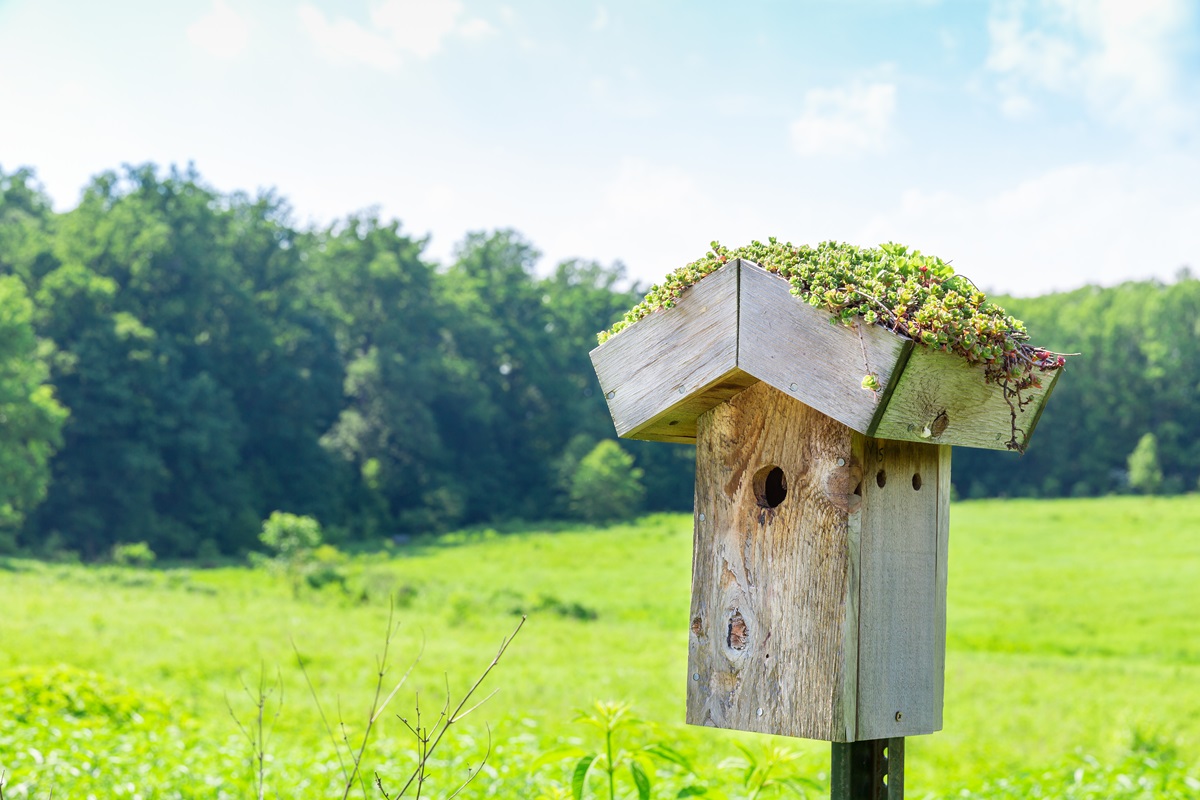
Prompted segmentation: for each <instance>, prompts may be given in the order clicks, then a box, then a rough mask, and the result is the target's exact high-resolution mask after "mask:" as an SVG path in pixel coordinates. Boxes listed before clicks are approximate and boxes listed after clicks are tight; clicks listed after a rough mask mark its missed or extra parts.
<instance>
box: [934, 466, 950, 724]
mask: <svg viewBox="0 0 1200 800" xmlns="http://www.w3.org/2000/svg"><path fill="white" fill-rule="evenodd" d="M952 449H953V448H951V447H950V446H949V445H940V446H939V447H938V480H937V490H938V508H937V537H938V545H937V571H936V572H935V574H934V579H935V581H936V586H935V589H934V602H935V604H936V605H935V606H934V609H933V623H934V631H933V637H934V644H935V645H936V647H937V662H936V663H935V664H934V666H933V672H934V677H935V679H936V683H935V686H934V690H933V697H935V698H936V699H937V719H936V723H937V728H935V730H941V727H942V698H943V697H944V695H945V691H946V584H947V577H948V576H949V567H950V563H949V561H950V559H949V555H950V461H951V458H950V451H951V450H952Z"/></svg>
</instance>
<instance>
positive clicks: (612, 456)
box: [571, 439, 645, 522]
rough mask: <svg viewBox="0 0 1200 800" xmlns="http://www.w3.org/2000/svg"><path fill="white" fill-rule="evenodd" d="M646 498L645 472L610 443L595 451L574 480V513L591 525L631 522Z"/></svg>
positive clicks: (614, 443) (589, 455)
mask: <svg viewBox="0 0 1200 800" xmlns="http://www.w3.org/2000/svg"><path fill="white" fill-rule="evenodd" d="M644 495H645V489H644V488H643V486H642V470H641V469H639V468H637V467H635V466H633V456H631V455H629V454H628V453H626V452H625V451H624V450H622V449H621V446H620V445H619V444H617V443H616V442H614V441H612V440H611V439H607V440H605V441H603V442H600V443H599V444H598V445H596V446H595V447H594V448H592V451H591V452H590V453H588V454H587V455H586V456H584V457H583V460H582V461H580V462H579V467H578V468H577V469H576V470H575V475H574V477H573V478H572V479H571V511H572V512H574V513H575V514H576V515H577V516H579V517H580V518H582V519H584V520H586V521H588V522H610V521H613V520H619V519H629V518H630V517H633V516H634V515H636V514H637V512H638V509H639V508H641V504H642V498H643V496H644Z"/></svg>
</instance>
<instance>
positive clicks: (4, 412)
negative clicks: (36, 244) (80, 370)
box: [0, 276, 66, 551]
mask: <svg viewBox="0 0 1200 800" xmlns="http://www.w3.org/2000/svg"><path fill="white" fill-rule="evenodd" d="M32 318H33V306H32V303H31V302H30V300H29V297H28V296H27V295H26V293H25V287H24V285H23V284H22V283H21V281H20V280H19V279H18V278H16V277H13V276H2V277H0V551H4V550H7V549H11V548H12V547H13V546H14V545H15V544H16V530H17V528H18V526H20V525H21V523H22V522H23V521H24V519H25V517H26V515H27V514H28V513H29V512H30V511H31V510H32V509H33V508H34V507H36V506H37V504H38V503H40V502H41V501H42V499H43V498H44V497H45V495H46V489H47V485H48V482H49V478H50V468H49V462H50V457H51V456H52V455H53V454H54V452H55V450H56V449H57V448H58V446H59V445H60V444H61V441H62V439H61V430H62V425H63V421H64V419H65V418H66V410H65V409H64V408H63V407H62V406H61V405H60V404H59V403H58V401H57V400H56V399H55V397H54V391H53V389H52V387H50V386H49V385H47V383H46V381H47V377H48V373H49V370H48V369H47V366H46V362H45V360H44V358H43V352H44V351H43V349H42V348H41V347H40V346H39V343H38V341H37V338H36V337H35V336H34V331H33V324H32Z"/></svg>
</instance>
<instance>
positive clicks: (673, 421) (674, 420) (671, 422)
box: [667, 419, 679, 425]
mask: <svg viewBox="0 0 1200 800" xmlns="http://www.w3.org/2000/svg"><path fill="white" fill-rule="evenodd" d="M667 424H668V425H678V424H679V420H677V419H673V420H671V421H670V422H668V423H667Z"/></svg>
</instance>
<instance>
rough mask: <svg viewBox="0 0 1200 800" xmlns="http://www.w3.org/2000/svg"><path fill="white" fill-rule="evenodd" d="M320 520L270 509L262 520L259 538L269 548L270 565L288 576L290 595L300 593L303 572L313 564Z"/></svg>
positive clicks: (321, 534)
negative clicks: (270, 555) (268, 513)
mask: <svg viewBox="0 0 1200 800" xmlns="http://www.w3.org/2000/svg"><path fill="white" fill-rule="evenodd" d="M323 539H324V534H323V533H322V531H321V523H319V522H317V520H315V519H313V518H312V517H306V516H301V515H298V514H291V513H289V512H287V511H273V512H271V516H269V517H268V518H267V519H266V520H265V521H264V522H263V524H262V532H261V533H260V534H259V535H258V540H259V541H260V542H262V544H263V545H264V546H265V547H266V548H267V549H268V550H270V551H271V553H272V554H273V558H272V559H271V561H270V565H271V566H272V567H273V568H274V569H276V570H278V571H279V572H281V573H283V574H284V575H286V576H287V577H288V579H289V580H290V581H291V584H292V595H293V596H298V595H299V594H300V587H301V586H302V584H303V579H304V576H305V573H306V572H307V571H308V569H309V567H310V566H311V565H312V564H313V561H314V560H315V556H314V553H313V551H314V550H316V549H317V548H318V547H320V546H321V542H322V540H323Z"/></svg>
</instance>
